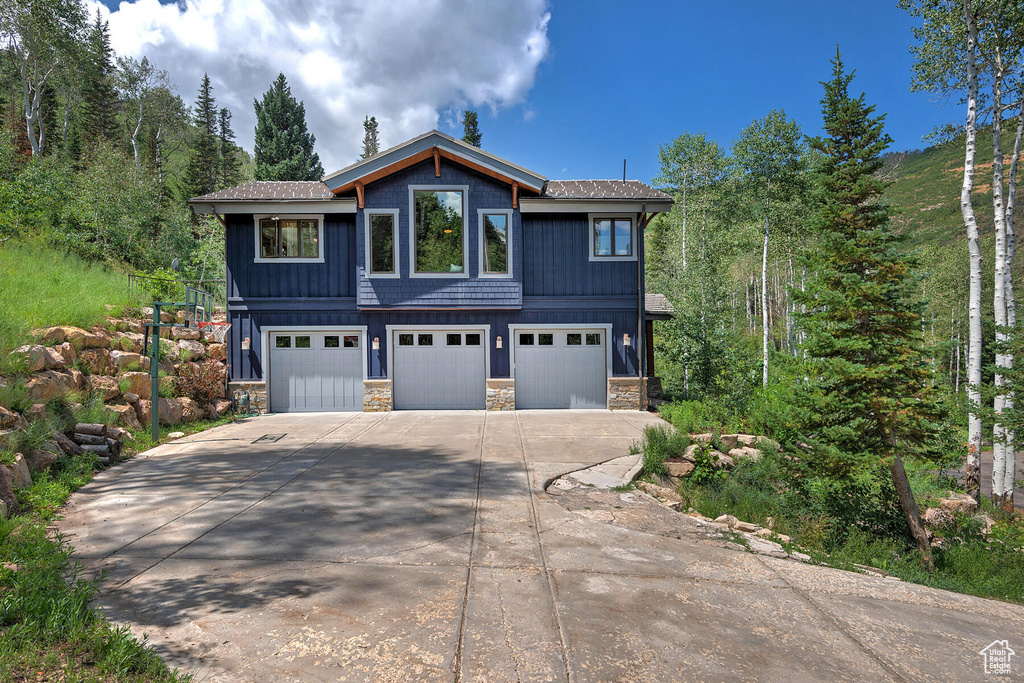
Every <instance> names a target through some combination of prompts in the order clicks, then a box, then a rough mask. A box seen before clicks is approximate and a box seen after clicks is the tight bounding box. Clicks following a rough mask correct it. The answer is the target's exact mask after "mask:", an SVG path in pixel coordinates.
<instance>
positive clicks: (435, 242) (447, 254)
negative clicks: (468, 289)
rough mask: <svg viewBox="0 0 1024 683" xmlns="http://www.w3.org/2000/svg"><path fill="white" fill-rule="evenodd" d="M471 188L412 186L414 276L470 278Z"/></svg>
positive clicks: (410, 199)
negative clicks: (468, 218)
mask: <svg viewBox="0 0 1024 683" xmlns="http://www.w3.org/2000/svg"><path fill="white" fill-rule="evenodd" d="M467 194H468V188H467V187H465V186H459V187H450V188H449V187H444V188H437V187H431V186H422V185H420V186H410V188H409V195H410V197H409V204H410V207H411V211H410V215H411V220H410V221H409V223H410V234H411V239H410V240H409V242H410V244H409V249H410V261H411V263H412V264H413V267H412V273H411V275H412V277H467V275H468V273H467V272H466V271H467V268H466V249H467V241H468V235H467V234H466V221H465V213H466V212H465V206H466V205H465V202H466V195H467Z"/></svg>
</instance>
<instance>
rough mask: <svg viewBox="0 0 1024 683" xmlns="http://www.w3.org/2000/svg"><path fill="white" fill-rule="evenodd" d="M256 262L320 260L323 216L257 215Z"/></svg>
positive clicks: (321, 260) (315, 261) (314, 261)
mask: <svg viewBox="0 0 1024 683" xmlns="http://www.w3.org/2000/svg"><path fill="white" fill-rule="evenodd" d="M255 221H256V262H257V263H263V262H266V263H282V262H283V263H289V262H297V263H322V262H323V260H324V239H323V223H324V221H323V216H309V215H302V216H295V215H293V216H278V215H257V216H255Z"/></svg>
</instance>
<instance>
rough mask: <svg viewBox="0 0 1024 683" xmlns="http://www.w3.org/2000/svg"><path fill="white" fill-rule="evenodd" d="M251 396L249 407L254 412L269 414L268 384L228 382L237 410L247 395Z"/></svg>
mask: <svg viewBox="0 0 1024 683" xmlns="http://www.w3.org/2000/svg"><path fill="white" fill-rule="evenodd" d="M246 393H248V394H249V407H250V409H251V410H252V411H253V412H256V413H260V414H266V412H267V408H268V405H267V383H266V382H246V381H241V382H228V394H229V395H230V396H231V398H232V400H233V401H234V403H235V409H236V410H237V409H238V406H239V405H240V404H241V403H242V400H243V398H244V396H245V394H246Z"/></svg>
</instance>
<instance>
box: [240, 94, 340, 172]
mask: <svg viewBox="0 0 1024 683" xmlns="http://www.w3.org/2000/svg"><path fill="white" fill-rule="evenodd" d="M253 105H254V106H255V107H256V139H255V143H254V147H255V157H256V180H319V179H320V177H321V176H323V174H324V167H323V166H321V165H320V157H319V156H318V155H317V153H316V152H314V151H313V144H314V143H315V142H316V136H314V135H312V134H310V133H309V131H308V130H307V129H306V107H305V106H304V105H303V104H302V102H297V101H296V100H295V98H294V97H292V91H291V88H290V87H288V82H287V81H286V80H285V77H284V74H278V76H277V80H275V81H274V84H273V85H272V86H271V87H270V90H268V91H267V92H265V93H263V101H262V102H260V101H259V100H253Z"/></svg>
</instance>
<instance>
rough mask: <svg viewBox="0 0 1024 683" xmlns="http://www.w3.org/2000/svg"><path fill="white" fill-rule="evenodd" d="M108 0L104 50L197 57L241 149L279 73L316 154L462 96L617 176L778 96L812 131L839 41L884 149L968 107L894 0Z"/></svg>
mask: <svg viewBox="0 0 1024 683" xmlns="http://www.w3.org/2000/svg"><path fill="white" fill-rule="evenodd" d="M92 1H95V0H92ZM107 4H108V7H109V8H110V9H111V10H113V12H114V13H113V14H112V15H111V33H112V40H113V44H114V47H115V49H116V50H117V51H118V53H119V54H131V55H133V56H137V57H139V56H141V55H143V54H145V55H148V56H149V57H150V59H151V60H153V61H154V62H155V63H156V64H157V65H158V66H160V67H162V68H165V69H168V70H169V71H170V72H171V76H172V78H173V79H174V81H175V82H176V83H177V84H178V87H179V90H180V92H181V93H182V95H183V97H184V98H185V100H186V101H187V102H191V101H192V100H193V99H194V98H195V89H196V86H197V85H198V81H199V78H200V77H201V75H202V73H203V72H209V73H210V75H211V78H212V79H213V83H214V91H215V92H214V94H215V96H216V97H217V98H218V102H220V103H221V104H222V105H226V106H229V107H230V108H231V109H232V111H233V113H234V116H235V118H234V121H235V130H236V133H237V134H238V138H239V142H240V143H241V144H242V145H243V146H244V147H247V148H249V149H251V140H252V132H251V130H252V125H253V112H252V100H253V98H255V97H258V96H259V95H260V94H261V93H262V92H263V91H264V90H266V88H267V87H268V86H269V84H270V82H271V81H272V80H273V77H274V76H275V75H276V73H277V72H278V71H283V72H284V73H285V74H286V75H287V76H288V78H289V82H290V83H291V85H292V88H293V92H294V93H295V95H296V96H297V97H299V98H300V99H302V100H304V101H305V103H306V107H307V116H308V119H309V124H310V128H311V130H312V131H313V132H314V133H315V134H316V136H317V150H318V152H319V153H320V154H321V157H322V158H323V160H324V167H325V169H326V170H327V171H331V170H335V169H337V168H340V167H342V166H344V165H347V164H348V163H351V161H353V160H354V158H355V156H356V155H357V154H358V145H359V140H360V139H361V137H362V125H361V123H362V118H363V116H364V115H368V114H372V115H376V116H377V117H378V118H379V119H380V120H381V133H382V138H383V142H384V143H385V146H388V145H391V144H395V143H398V142H401V141H402V140H404V139H407V138H409V137H412V136H414V135H417V134H419V133H421V132H423V131H425V130H427V129H429V128H430V127H433V126H436V127H438V128H440V129H441V130H443V131H445V132H448V133H451V134H453V135H456V136H459V135H461V126H460V125H458V124H457V122H456V114H457V112H458V111H460V110H461V109H462V108H463V107H471V108H475V109H477V110H478V111H479V113H480V127H481V131H482V133H483V147H484V149H486V150H488V151H490V152H493V153H495V154H498V155H500V156H504V157H507V158H508V159H510V160H511V161H513V162H515V163H518V164H520V165H522V166H526V167H528V168H531V169H533V170H535V171H538V172H540V173H543V174H545V175H546V176H548V177H549V178H560V179H565V178H609V177H611V178H615V177H620V176H621V173H622V160H623V158H626V159H627V172H626V173H627V175H628V176H629V177H630V178H640V179H641V180H648V181H649V180H650V179H651V178H652V177H653V176H654V175H656V174H657V172H658V163H657V151H658V144H659V143H664V142H668V141H670V140H672V139H673V138H674V137H676V136H678V135H679V134H681V133H682V132H684V131H693V132H695V131H704V132H705V133H707V134H708V135H709V136H710V137H712V138H715V139H717V140H718V141H719V142H720V143H721V144H723V146H726V147H728V145H729V144H730V143H731V141H732V140H733V139H734V138H735V137H736V136H737V135H738V134H739V132H740V130H742V128H743V127H744V126H746V125H747V124H748V123H750V122H751V121H753V120H754V119H756V118H760V117H763V116H764V115H766V114H767V113H768V112H769V111H770V110H772V109H774V108H782V109H785V111H786V112H787V114H789V116H791V117H793V118H795V119H796V120H797V122H798V123H799V124H800V125H801V126H802V127H803V130H804V132H805V133H809V134H816V133H817V132H818V131H819V127H820V105H819V99H820V97H821V86H820V85H819V81H822V80H826V79H827V78H828V77H829V75H830V68H831V67H830V64H829V59H830V58H831V57H832V56H833V54H834V52H835V47H836V44H837V43H838V44H839V45H840V47H841V49H842V51H843V57H844V60H845V62H846V64H847V66H848V68H853V69H856V71H857V79H856V80H855V81H854V88H855V90H856V92H860V91H861V90H863V91H865V92H866V94H867V98H868V101H869V102H871V103H874V104H876V105H877V106H878V110H879V112H885V113H887V130H888V132H889V134H890V135H891V136H892V137H893V138H894V140H895V144H894V145H893V149H913V148H918V147H923V146H924V143H923V142H922V141H921V138H922V136H923V135H925V134H926V133H928V132H929V131H931V130H932V129H933V128H934V127H935V126H936V125H938V124H942V123H945V122H947V121H959V120H960V119H962V118H963V111H962V107H961V106H960V105H959V104H957V103H942V104H940V103H937V102H936V101H935V98H934V97H933V96H930V95H927V94H922V93H911V92H910V91H909V85H910V76H911V74H910V67H911V56H910V53H909V46H910V43H911V41H912V34H911V25H912V22H911V19H910V17H909V16H907V15H906V13H904V12H903V11H902V10H900V9H898V8H897V7H896V6H895V0H861V1H860V2H856V3H838V2H829V1H828V0H825V1H817V2H808V1H791V2H771V1H764V0H760V1H754V0H742V1H741V0H720V1H719V2H710V3H709V2H612V1H610V0H600V1H597V2H582V1H569V0H552V1H551V2H547V1H546V0H517V1H515V2H480V3H469V4H466V3H464V2H461V1H460V0H436V1H435V2H433V3H430V4H429V5H424V4H423V3H420V2H418V0H390V1H389V2H387V3H385V2H378V3H365V2H364V1H363V0H338V1H337V2H334V3H316V4H310V3H304V2H298V1H289V0H189V2H188V4H184V5H181V6H180V7H175V6H173V5H171V6H168V5H166V4H165V5H164V6H159V5H157V0H133V1H132V2H123V3H120V4H116V3H112V2H109V1H108V3H107ZM429 12H433V13H434V14H432V15H431V14H426V13H429ZM259 36H263V37H264V38H263V43H264V44H261V41H260V40H259ZM254 37H256V39H254ZM266 43H273V44H276V45H277V49H268V48H267V47H266V45H265V44H266Z"/></svg>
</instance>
